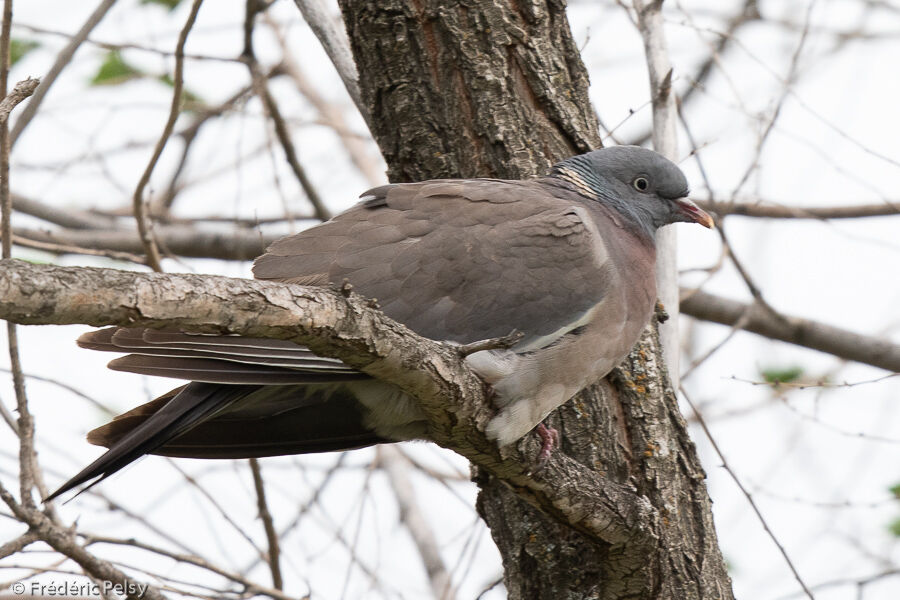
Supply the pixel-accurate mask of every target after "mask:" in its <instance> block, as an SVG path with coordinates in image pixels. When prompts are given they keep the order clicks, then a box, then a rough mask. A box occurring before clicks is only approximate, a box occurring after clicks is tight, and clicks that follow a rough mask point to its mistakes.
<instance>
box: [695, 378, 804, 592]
mask: <svg viewBox="0 0 900 600" xmlns="http://www.w3.org/2000/svg"><path fill="white" fill-rule="evenodd" d="M681 394H682V395H683V396H684V399H685V400H687V402H688V404H689V405H690V406H691V409H692V410H693V411H694V415H696V417H697V422H698V423H699V424H700V427H701V428H702V429H703V432H704V433H705V434H706V439H708V440H709V443H710V444H712V447H713V450H715V452H716V454H717V455H718V457H719V460H721V461H722V466H723V467H724V468H725V470H726V471H727V472H728V474H729V475H730V476H731V479H732V480H733V481H734V483H735V485H737V486H738V489H739V490H741V493H742V494H744V497H745V498H747V502H749V503H750V507H751V508H752V509H753V512H754V513H756V517H757V518H758V519H759V522H760V523H761V524H762V527H763V529H765V531H766V533H767V534H768V535H769V538H770V539H771V540H772V542H773V543H774V544H775V546H776V547H777V548H778V551H779V552H780V553H781V556H782V557H783V558H784V562H785V563H787V566H788V568H789V569H790V570H791V573H793V575H794V579H796V580H797V583H799V584H800V588H801V589H802V590H803V591H804V592H805V593H806V595H807V596H808V597H809V599H810V600H815V598H814V597H813V595H812V592H810V591H809V588H808V587H807V586H806V583H805V582H804V581H803V578H801V577H800V573H799V572H798V571H797V568H796V567H795V566H794V563H793V562H792V561H791V557H790V556H788V553H787V550H785V549H784V546H783V545H782V544H781V542H780V541H778V538H777V537H775V533H774V532H773V531H772V530H771V529H770V528H769V524H768V522H766V519H765V517H763V514H762V512H760V510H759V507H758V506H757V505H756V502H755V501H754V500H753V496H752V495H751V494H750V492H748V491H747V488H745V487H744V484H743V483H741V480H740V479H738V476H737V473H735V472H734V470H733V469H732V468H731V465H729V464H728V460H727V459H726V458H725V455H724V454H722V451H721V450H720V449H719V445H718V444H717V443H716V439H715V438H714V437H713V434H712V432H711V431H710V430H709V427H707V426H706V421H704V420H703V415H702V414H700V411H699V410H697V407H696V406H694V403H693V402H692V401H691V399H690V397H689V396H688V395H687V393H686V392H685V390H684V387H682V388H681Z"/></svg>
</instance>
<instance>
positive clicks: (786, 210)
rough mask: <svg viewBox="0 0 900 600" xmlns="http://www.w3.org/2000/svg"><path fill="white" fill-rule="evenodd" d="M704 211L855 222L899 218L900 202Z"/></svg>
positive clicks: (720, 206) (737, 205) (723, 206)
mask: <svg viewBox="0 0 900 600" xmlns="http://www.w3.org/2000/svg"><path fill="white" fill-rule="evenodd" d="M697 204H699V205H700V206H701V207H702V208H703V209H704V210H708V211H711V212H714V213H715V214H716V216H718V217H724V216H727V215H739V216H743V217H760V218H765V219H822V220H827V219H856V218H860V217H886V216H892V215H900V202H898V201H890V202H881V203H878V204H859V205H850V206H809V207H805V206H778V205H771V204H760V203H750V202H729V201H718V202H717V201H705V202H704V201H702V200H699V201H697Z"/></svg>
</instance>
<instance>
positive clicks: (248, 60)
mask: <svg viewBox="0 0 900 600" xmlns="http://www.w3.org/2000/svg"><path fill="white" fill-rule="evenodd" d="M255 6H256V5H255V2H253V0H248V2H247V15H246V18H245V23H244V32H245V33H244V52H243V54H242V55H241V57H242V58H243V60H244V63H245V64H246V65H247V68H248V69H249V71H250V77H251V79H252V82H253V91H254V92H255V93H256V95H257V96H259V99H260V101H261V102H262V105H263V109H264V110H265V112H266V115H267V116H268V117H269V118H270V119H271V120H272V125H273V126H274V128H275V135H276V137H277V138H278V142H279V143H280V144H281V147H282V149H283V150H284V156H285V159H286V160H287V163H288V165H290V167H291V171H293V172H294V176H295V177H296V178H297V182H298V183H299V184H300V187H301V188H303V193H305V194H306V197H307V198H308V199H309V203H310V204H312V206H313V210H314V211H315V213H316V216H317V217H318V218H319V219H320V220H322V221H327V220H328V219H330V218H331V213H330V212H329V210H328V209H327V208H326V207H325V203H324V202H322V198H321V196H319V192H317V191H316V188H315V186H313V184H312V181H311V180H310V179H309V176H308V175H307V174H306V169H304V168H303V165H301V164H300V158H299V157H298V156H297V149H296V147H295V146H294V142H293V140H292V139H291V134H290V132H289V131H288V127H287V123H285V120H284V117H283V116H282V115H281V109H279V108H278V104H277V103H276V102H275V97H274V96H272V93H271V92H270V91H269V83H268V80H267V79H266V77H265V76H264V75H263V73H262V70H261V69H260V66H259V63H258V62H257V60H256V56H255V54H254V52H253V44H252V41H253V36H252V30H253V24H254V21H255V18H256V8H255Z"/></svg>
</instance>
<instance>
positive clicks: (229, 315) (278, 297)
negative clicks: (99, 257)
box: [0, 260, 656, 547]
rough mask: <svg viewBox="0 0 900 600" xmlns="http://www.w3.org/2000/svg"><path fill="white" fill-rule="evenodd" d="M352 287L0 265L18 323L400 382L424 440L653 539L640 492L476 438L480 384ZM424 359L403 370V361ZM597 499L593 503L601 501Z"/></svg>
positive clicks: (578, 520)
mask: <svg viewBox="0 0 900 600" xmlns="http://www.w3.org/2000/svg"><path fill="white" fill-rule="evenodd" d="M368 304H369V303H368V301H367V300H366V299H364V298H360V297H358V296H357V295H355V294H351V295H350V297H344V295H343V294H341V293H340V291H337V290H331V289H326V288H316V287H304V286H295V285H287V284H279V283H273V282H265V281H254V280H246V279H232V278H227V277H212V276H205V277H204V276H198V275H165V274H159V273H131V272H126V271H116V270H113V269H87V268H62V267H51V266H45V265H33V264H29V263H24V262H21V261H15V260H6V261H3V262H2V263H0V318H5V319H7V320H11V321H14V322H17V323H22V324H53V323H56V324H64V323H65V324H70V323H86V324H90V325H122V326H136V327H153V328H166V327H168V328H178V329H183V330H185V331H193V332H209V333H237V334H240V335H246V336H251V337H264V338H271V339H287V340H291V341H294V342H297V343H300V344H303V345H305V346H308V347H309V348H310V349H311V350H313V351H314V352H316V353H317V354H320V355H322V356H329V357H334V358H339V359H341V360H342V361H344V362H345V363H347V364H348V365H350V366H352V367H354V368H357V369H360V370H361V371H364V372H366V373H368V374H370V375H372V376H374V377H377V378H379V379H381V380H383V381H386V382H389V383H392V384H394V385H396V386H398V387H399V388H400V389H402V390H403V391H405V392H407V393H408V394H410V395H411V396H413V397H415V398H417V400H418V402H419V406H420V408H421V409H422V411H423V413H424V414H425V416H426V418H427V419H428V423H429V437H430V439H431V440H432V441H434V442H436V443H438V444H439V445H441V446H444V447H446V448H449V449H451V450H454V451H455V452H458V453H459V454H461V455H463V456H465V457H466V458H468V459H469V460H470V461H472V462H473V463H475V464H476V465H478V466H480V467H482V468H484V469H486V470H487V471H489V472H491V473H493V474H494V475H495V476H497V477H498V478H500V479H502V480H503V481H505V482H507V484H508V485H509V486H510V488H511V489H513V490H515V491H516V493H517V494H518V495H519V497H521V498H522V499H523V500H525V501H526V502H528V503H530V504H532V505H533V506H536V507H538V508H540V509H541V510H543V511H544V512H546V513H547V514H549V515H551V516H552V517H553V518H555V519H557V520H558V521H561V522H563V523H566V524H567V525H569V526H570V527H573V528H575V529H577V530H579V531H581V532H583V533H584V534H586V535H589V536H592V537H595V538H597V539H599V540H603V541H605V542H607V543H615V544H618V543H629V544H635V547H640V546H641V545H642V544H645V543H651V540H652V539H653V534H652V533H651V532H652V528H653V526H654V525H653V524H654V523H655V522H656V518H655V516H654V511H653V509H652V507H651V506H650V504H649V502H648V501H647V500H646V498H644V497H642V496H639V495H638V494H636V493H635V491H634V489H633V488H632V487H631V486H629V485H626V484H618V483H615V482H613V481H610V480H607V479H604V478H598V477H596V475H590V474H589V470H588V469H587V468H586V467H584V466H582V465H580V464H579V463H577V462H576V461H574V460H573V459H571V458H569V457H567V456H565V455H564V454H562V453H557V454H555V455H554V456H553V457H551V459H550V461H549V462H548V463H547V465H546V466H545V467H544V468H543V469H541V470H540V471H539V472H537V473H535V474H533V475H529V474H528V470H529V467H530V465H529V461H528V460H527V459H525V458H524V456H523V455H522V454H520V453H519V452H517V451H512V450H509V451H504V453H503V454H502V455H501V453H500V451H499V450H498V448H497V447H496V445H495V444H494V443H493V442H491V441H490V440H488V439H487V437H485V436H484V435H483V433H481V432H482V431H483V428H484V425H485V424H486V422H487V420H488V418H489V417H490V413H491V411H490V409H489V408H488V402H487V400H486V399H485V396H484V386H483V384H482V382H481V380H480V379H478V378H477V377H476V376H475V375H474V373H472V372H471V371H470V370H469V369H468V367H467V366H466V365H465V363H464V362H463V361H462V360H461V359H460V358H459V356H458V354H457V352H456V349H455V347H453V346H452V345H449V344H441V343H438V342H435V341H433V340H428V339H425V338H422V337H421V336H418V335H416V334H415V333H413V332H411V331H410V330H408V329H407V328H406V327H404V326H402V325H400V324H398V323H396V322H394V321H391V320H390V319H388V318H387V317H386V316H384V315H383V314H382V313H380V312H378V311H376V310H374V309H373V308H371V307H370V306H369V305H368ZM411 364H415V365H420V367H419V368H418V369H415V370H410V369H409V368H408V365H411ZM598 499H600V501H599V502H598Z"/></svg>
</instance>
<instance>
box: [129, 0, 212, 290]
mask: <svg viewBox="0 0 900 600" xmlns="http://www.w3.org/2000/svg"><path fill="white" fill-rule="evenodd" d="M202 3H203V0H194V3H193V4H192V5H191V12H190V14H189V15H188V18H187V21H186V22H185V24H184V27H182V29H181V33H180V34H179V35H178V43H177V45H176V46H175V72H174V73H173V75H172V105H171V107H170V109H169V118H168V120H167V121H166V125H165V127H164V128H163V132H162V135H160V136H159V141H158V142H157V143H156V148H155V149H154V151H153V156H152V157H151V158H150V162H149V163H147V167H146V168H145V169H144V173H143V175H141V178H140V180H139V181H138V184H137V188H135V190H134V198H133V207H134V218H135V221H136V222H137V227H138V233H139V235H140V238H141V244H142V245H143V246H144V252H145V253H146V255H147V264H148V265H149V266H150V268H151V269H153V270H154V271H158V272H161V271H162V264H161V258H160V254H159V247H158V246H157V243H156V239H155V238H154V236H153V233H152V231H151V230H150V223H149V219H148V217H147V215H146V214H145V210H144V188H146V187H147V184H148V183H149V182H150V176H151V175H152V174H153V169H155V168H156V163H157V162H158V161H159V157H160V156H161V155H162V152H163V149H164V148H165V147H166V143H167V142H168V141H169V137H170V136H171V135H172V131H173V130H174V129H175V121H176V120H178V115H179V113H180V112H181V90H182V87H183V86H184V45H185V43H186V42H187V37H188V34H189V33H190V31H191V28H193V26H194V22H195V21H196V20H197V13H198V12H199V11H200V5H201V4H202Z"/></svg>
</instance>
